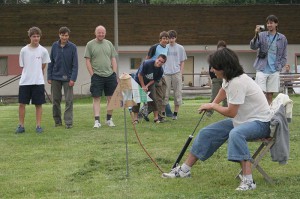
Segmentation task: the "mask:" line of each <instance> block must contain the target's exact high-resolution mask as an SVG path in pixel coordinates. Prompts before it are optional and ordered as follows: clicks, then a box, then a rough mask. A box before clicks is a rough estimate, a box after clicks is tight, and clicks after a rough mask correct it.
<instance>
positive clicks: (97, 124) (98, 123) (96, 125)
mask: <svg viewBox="0 0 300 199" xmlns="http://www.w3.org/2000/svg"><path fill="white" fill-rule="evenodd" d="M100 127H101V124H100V122H99V121H98V120H95V124H94V128H100Z"/></svg>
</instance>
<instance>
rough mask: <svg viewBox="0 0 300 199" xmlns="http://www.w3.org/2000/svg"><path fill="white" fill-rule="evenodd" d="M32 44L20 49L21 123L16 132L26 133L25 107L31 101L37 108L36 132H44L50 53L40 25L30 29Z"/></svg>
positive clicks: (29, 34)
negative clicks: (43, 116)
mask: <svg viewBox="0 0 300 199" xmlns="http://www.w3.org/2000/svg"><path fill="white" fill-rule="evenodd" d="M28 36H29V38H30V44H28V45H26V46H25V47H23V48H22V49H21V51H20V57H19V64H20V67H21V68H22V75H21V79H20V82H19V125H18V127H17V130H16V133H24V132H25V127H24V119H25V107H26V104H29V103H30V102H31V103H32V104H34V105H35V108H36V132H37V133H42V132H43V129H42V127H41V119H42V104H44V103H45V102H46V101H45V94H44V91H45V81H44V69H45V67H46V65H47V63H50V57H49V53H48V51H47V49H46V48H44V47H43V46H41V45H40V39H41V36H42V31H41V30H40V29H39V28H38V27H31V28H30V29H29V30H28Z"/></svg>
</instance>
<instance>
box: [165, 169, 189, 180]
mask: <svg viewBox="0 0 300 199" xmlns="http://www.w3.org/2000/svg"><path fill="white" fill-rule="evenodd" d="M161 177H163V178H189V177H191V171H188V172H183V171H182V170H181V167H180V166H177V167H175V168H174V169H172V170H171V172H170V173H163V174H162V175H161Z"/></svg>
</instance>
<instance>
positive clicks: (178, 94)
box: [164, 73, 182, 106]
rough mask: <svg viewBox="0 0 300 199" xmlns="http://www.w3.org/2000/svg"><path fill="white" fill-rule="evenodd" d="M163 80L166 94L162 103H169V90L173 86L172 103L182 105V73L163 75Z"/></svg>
mask: <svg viewBox="0 0 300 199" xmlns="http://www.w3.org/2000/svg"><path fill="white" fill-rule="evenodd" d="M165 80H166V84H167V89H166V96H165V100H164V105H167V104H168V103H169V98H170V92H171V89H172V88H173V92H174V105H176V106H180V105H182V75H181V73H176V74H173V75H165Z"/></svg>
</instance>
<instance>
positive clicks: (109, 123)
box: [106, 118, 116, 127]
mask: <svg viewBox="0 0 300 199" xmlns="http://www.w3.org/2000/svg"><path fill="white" fill-rule="evenodd" d="M106 124H107V125H108V126H110V127H114V126H116V125H115V124H114V123H113V121H112V118H110V120H107V121H106Z"/></svg>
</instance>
